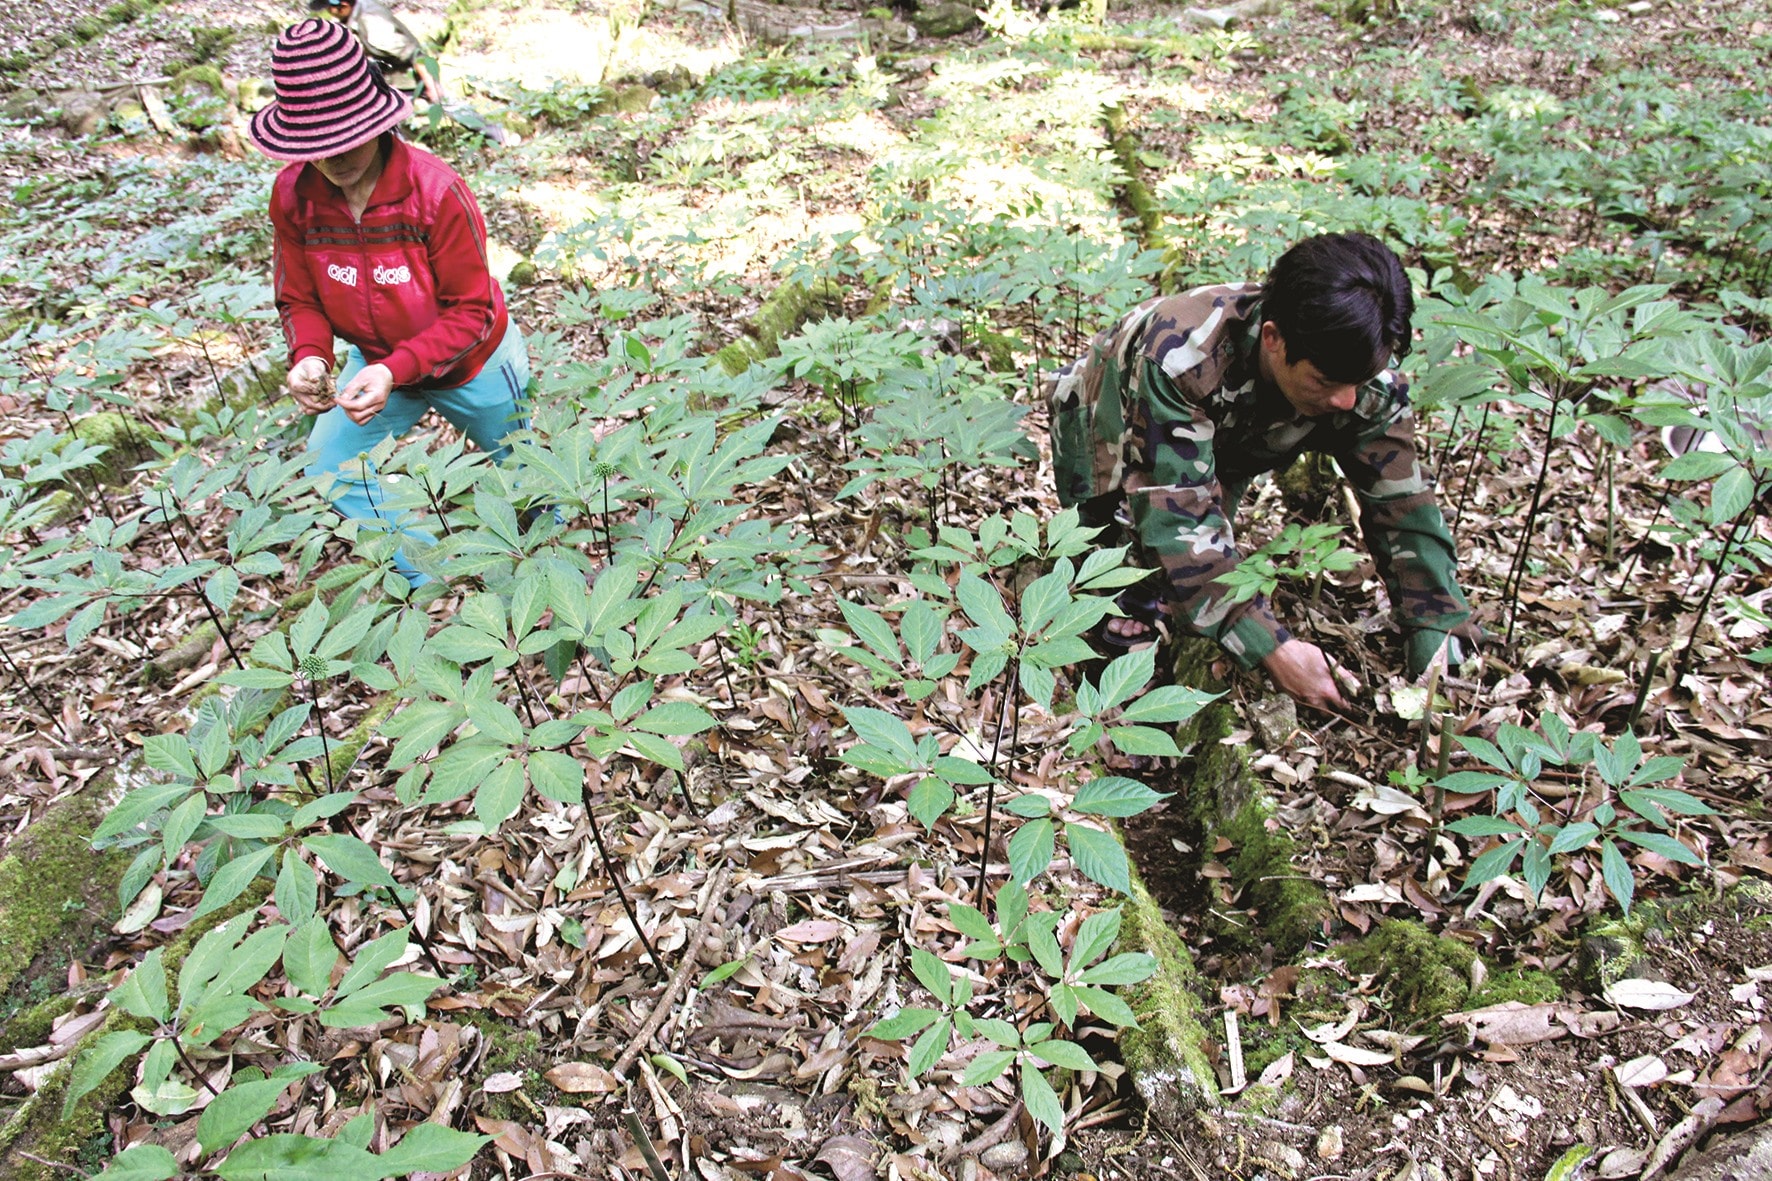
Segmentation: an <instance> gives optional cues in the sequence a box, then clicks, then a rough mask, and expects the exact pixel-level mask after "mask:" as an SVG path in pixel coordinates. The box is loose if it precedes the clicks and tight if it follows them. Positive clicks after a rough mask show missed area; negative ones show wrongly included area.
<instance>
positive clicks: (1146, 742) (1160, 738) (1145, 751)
mask: <svg viewBox="0 0 1772 1181" xmlns="http://www.w3.org/2000/svg"><path fill="white" fill-rule="evenodd" d="M1107 736H1108V741H1109V742H1111V743H1113V744H1114V746H1115V747H1116V748H1118V749H1119V750H1120V751H1121V753H1123V754H1129V755H1147V756H1155V757H1158V758H1169V759H1178V758H1180V757H1181V748H1180V747H1178V746H1176V745H1175V739H1174V738H1173V737H1172V736H1171V735H1170V734H1169V732H1168V731H1167V730H1158V729H1156V728H1155V727H1154V726H1109V727H1108V728H1107Z"/></svg>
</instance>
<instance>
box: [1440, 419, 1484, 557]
mask: <svg viewBox="0 0 1772 1181" xmlns="http://www.w3.org/2000/svg"><path fill="white" fill-rule="evenodd" d="M1488 429H1489V407H1488V405H1487V404H1485V405H1484V406H1483V415H1482V417H1481V418H1479V419H1477V437H1476V438H1475V439H1473V440H1471V461H1470V463H1469V464H1467V465H1466V466H1465V469H1464V486H1463V487H1461V488H1460V489H1459V490H1458V504H1457V505H1456V506H1454V508H1453V510H1452V523H1451V524H1449V525H1448V526H1447V528H1448V529H1449V530H1451V531H1452V532H1453V533H1454V534H1456V533H1457V532H1458V522H1459V521H1461V520H1463V519H1464V505H1465V502H1466V501H1467V500H1469V499H1470V494H1471V488H1472V486H1473V485H1475V483H1476V479H1477V461H1478V460H1479V459H1481V458H1482V457H1483V435H1484V434H1485V433H1486V432H1487V431H1488Z"/></svg>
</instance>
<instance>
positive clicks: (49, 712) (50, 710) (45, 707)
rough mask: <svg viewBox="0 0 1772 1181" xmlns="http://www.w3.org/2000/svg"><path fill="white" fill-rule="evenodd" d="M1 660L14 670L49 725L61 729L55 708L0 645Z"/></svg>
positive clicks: (17, 678)
mask: <svg viewBox="0 0 1772 1181" xmlns="http://www.w3.org/2000/svg"><path fill="white" fill-rule="evenodd" d="M0 659H4V660H5V661H6V667H7V668H9V669H11V670H12V675H13V677H14V678H15V679H16V680H17V681H18V683H19V684H20V685H22V686H24V690H25V692H26V693H28V694H30V695H31V700H33V701H35V702H36V703H37V708H38V709H40V710H42V711H43V713H44V714H45V715H46V716H47V717H48V718H49V724H50V725H51V726H58V727H59V726H60V725H61V718H60V717H58V716H57V714H56V711H55V707H54V706H52V705H50V704H49V702H48V701H47V700H45V699H44V697H43V694H42V693H40V692H38V690H37V686H35V685H33V684H31V682H30V681H28V680H26V679H25V674H24V673H23V672H22V671H21V670H20V669H19V666H18V665H17V664H15V663H13V659H12V653H10V652H8V651H7V650H6V647H5V645H0Z"/></svg>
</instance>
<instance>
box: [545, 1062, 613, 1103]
mask: <svg viewBox="0 0 1772 1181" xmlns="http://www.w3.org/2000/svg"><path fill="white" fill-rule="evenodd" d="M542 1077H543V1078H545V1079H547V1080H548V1082H550V1083H552V1084H553V1085H554V1086H555V1087H558V1088H559V1089H560V1090H562V1091H564V1092H566V1093H567V1094H568V1095H607V1094H608V1093H609V1092H611V1091H616V1090H620V1089H621V1082H620V1081H619V1080H618V1079H617V1078H616V1077H615V1074H614V1072H613V1071H611V1070H610V1069H609V1068H608V1067H606V1066H598V1065H597V1064H596V1063H595V1062H562V1063H560V1065H558V1066H556V1067H554V1068H553V1069H552V1070H550V1071H548V1072H547V1073H546V1074H544V1075H542Z"/></svg>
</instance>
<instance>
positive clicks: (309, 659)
mask: <svg viewBox="0 0 1772 1181" xmlns="http://www.w3.org/2000/svg"><path fill="white" fill-rule="evenodd" d="M301 675H302V676H304V677H306V678H307V679H308V680H310V681H317V680H319V679H320V678H321V677H323V676H325V675H326V660H325V659H324V658H323V657H319V656H304V657H302V658H301Z"/></svg>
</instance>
